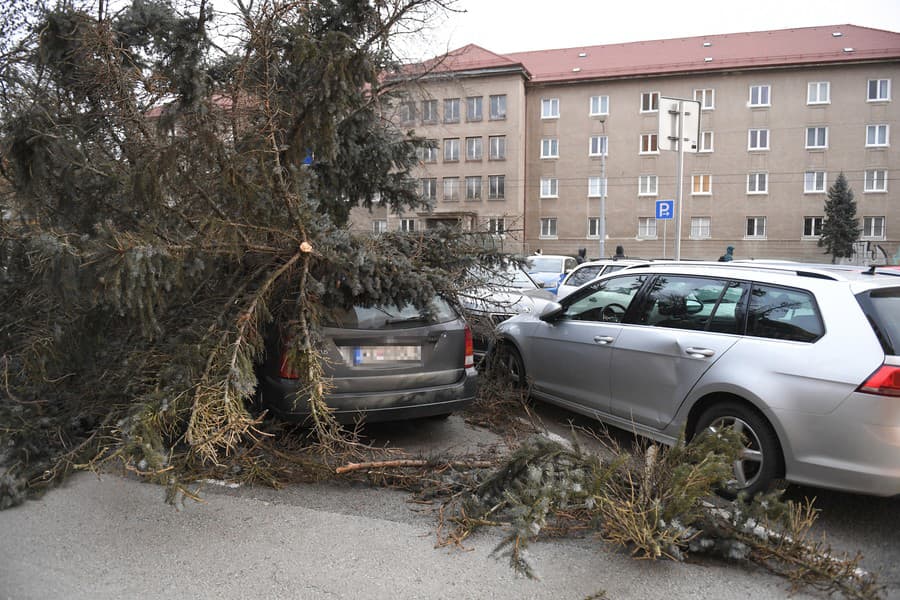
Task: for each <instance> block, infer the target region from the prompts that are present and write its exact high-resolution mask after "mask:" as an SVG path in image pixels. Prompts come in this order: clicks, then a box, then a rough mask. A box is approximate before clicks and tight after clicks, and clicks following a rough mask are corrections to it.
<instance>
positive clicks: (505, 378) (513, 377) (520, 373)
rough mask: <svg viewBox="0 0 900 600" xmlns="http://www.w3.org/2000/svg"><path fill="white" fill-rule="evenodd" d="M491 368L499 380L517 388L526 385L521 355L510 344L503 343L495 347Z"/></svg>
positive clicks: (522, 387)
mask: <svg viewBox="0 0 900 600" xmlns="http://www.w3.org/2000/svg"><path fill="white" fill-rule="evenodd" d="M493 368H494V369H495V372H496V373H497V377H498V379H499V380H500V381H502V382H504V383H508V384H510V385H512V386H513V387H515V388H518V389H524V388H525V387H526V381H525V363H524V361H522V355H521V354H519V351H518V350H516V348H515V346H513V345H512V344H509V343H504V344H500V345H499V346H498V347H497V355H496V357H495V361H494V364H493Z"/></svg>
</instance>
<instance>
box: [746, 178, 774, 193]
mask: <svg viewBox="0 0 900 600" xmlns="http://www.w3.org/2000/svg"><path fill="white" fill-rule="evenodd" d="M747 193H748V194H768V193H769V175H768V173H748V174H747Z"/></svg>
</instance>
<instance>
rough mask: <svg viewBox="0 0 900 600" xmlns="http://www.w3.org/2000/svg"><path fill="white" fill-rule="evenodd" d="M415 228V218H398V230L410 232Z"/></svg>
mask: <svg viewBox="0 0 900 600" xmlns="http://www.w3.org/2000/svg"><path fill="white" fill-rule="evenodd" d="M415 230H416V220H415V219H400V231H404V232H406V233H412V232H413V231H415Z"/></svg>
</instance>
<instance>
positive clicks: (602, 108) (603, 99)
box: [591, 96, 609, 117]
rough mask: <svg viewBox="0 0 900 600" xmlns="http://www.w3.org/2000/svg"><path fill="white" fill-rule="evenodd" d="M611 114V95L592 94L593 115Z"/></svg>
mask: <svg viewBox="0 0 900 600" xmlns="http://www.w3.org/2000/svg"><path fill="white" fill-rule="evenodd" d="M608 114H609V96H591V116H592V117H597V116H600V115H608Z"/></svg>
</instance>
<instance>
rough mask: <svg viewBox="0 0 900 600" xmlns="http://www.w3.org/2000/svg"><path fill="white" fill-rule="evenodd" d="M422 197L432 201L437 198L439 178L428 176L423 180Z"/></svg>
mask: <svg viewBox="0 0 900 600" xmlns="http://www.w3.org/2000/svg"><path fill="white" fill-rule="evenodd" d="M422 199H423V200H428V201H431V202H433V201H435V200H436V199H437V179H434V178H428V179H423V180H422Z"/></svg>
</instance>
